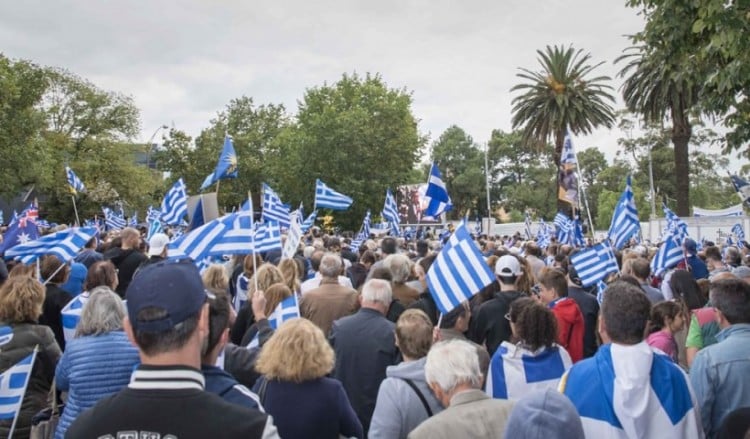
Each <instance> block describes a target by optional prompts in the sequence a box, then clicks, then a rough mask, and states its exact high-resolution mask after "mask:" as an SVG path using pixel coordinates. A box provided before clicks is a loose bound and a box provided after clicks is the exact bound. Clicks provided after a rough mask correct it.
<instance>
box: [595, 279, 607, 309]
mask: <svg viewBox="0 0 750 439" xmlns="http://www.w3.org/2000/svg"><path fill="white" fill-rule="evenodd" d="M606 291H607V284H606V283H605V282H604V281H603V280H600V281H599V282H597V283H596V301H597V302H599V306H601V305H602V302H603V301H604V293H605V292H606Z"/></svg>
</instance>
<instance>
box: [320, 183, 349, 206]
mask: <svg viewBox="0 0 750 439" xmlns="http://www.w3.org/2000/svg"><path fill="white" fill-rule="evenodd" d="M352 202H354V200H352V199H351V198H350V197H348V196H346V195H344V194H342V193H341V192H336V191H335V190H333V189H331V188H329V187H328V186H327V185H326V184H325V183H323V182H322V181H320V179H316V180H315V209H318V208H321V207H323V208H328V209H331V210H346V209H348V208H349V206H351V205H352Z"/></svg>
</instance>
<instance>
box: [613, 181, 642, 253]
mask: <svg viewBox="0 0 750 439" xmlns="http://www.w3.org/2000/svg"><path fill="white" fill-rule="evenodd" d="M640 229H641V223H640V221H639V220H638V210H637V209H636V207H635V201H634V200H633V189H632V187H631V185H630V176H629V175H628V177H627V180H626V183H625V190H624V191H623V192H622V195H620V199H619V200H618V201H617V207H615V212H614V214H613V215H612V223H611V224H610V226H609V239H610V240H611V241H612V246H613V247H614V248H616V249H618V250H620V249H622V248H623V247H625V244H627V243H628V240H629V239H630V238H631V237H632V236H633V235H635V234H636V233H638V231H639V230H640Z"/></svg>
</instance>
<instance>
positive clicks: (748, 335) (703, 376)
mask: <svg viewBox="0 0 750 439" xmlns="http://www.w3.org/2000/svg"><path fill="white" fill-rule="evenodd" d="M716 339H717V340H719V342H718V343H717V344H714V345H711V346H708V347H706V348H704V349H702V350H701V351H699V352H698V355H697V356H696V357H695V361H694V362H693V366H692V368H691V369H690V382H691V384H692V385H693V389H694V390H695V393H696V397H697V398H698V402H699V403H700V407H701V417H702V418H703V430H704V431H705V432H706V436H707V437H709V438H711V437H714V436H715V435H716V432H717V431H718V430H719V427H720V426H721V422H722V421H723V420H724V418H725V417H726V415H728V414H729V413H730V412H732V411H733V410H735V409H738V408H740V407H748V406H750V379H748V377H750V324H747V323H740V324H735V325H731V326H729V327H727V328H724V329H723V330H721V331H720V332H719V333H718V334H716Z"/></svg>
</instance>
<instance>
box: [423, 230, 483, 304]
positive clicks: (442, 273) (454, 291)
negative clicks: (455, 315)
mask: <svg viewBox="0 0 750 439" xmlns="http://www.w3.org/2000/svg"><path fill="white" fill-rule="evenodd" d="M494 280H495V276H494V275H493V274H492V270H491V269H490V267H489V265H487V263H486V262H485V261H484V257H483V256H482V253H481V252H480V251H479V248H477V245H476V244H475V243H474V240H473V239H471V235H470V234H469V231H468V230H466V223H464V222H462V223H461V224H459V225H458V227H456V231H455V232H453V235H452V236H451V237H450V239H448V242H447V243H446V244H445V246H444V247H443V249H442V250H441V251H440V253H438V255H437V257H436V258H435V262H433V264H432V266H431V267H430V270H429V271H428V272H427V286H428V287H429V289H430V293H431V294H432V296H433V297H434V298H435V303H436V304H437V307H438V309H440V312H442V313H443V314H447V313H449V312H450V311H451V310H453V308H455V307H457V306H458V305H460V304H461V303H462V302H464V301H466V300H469V299H470V298H471V297H472V296H474V295H475V294H476V293H478V292H479V290H481V289H482V288H484V287H486V286H487V285H489V284H491V283H492V282H494Z"/></svg>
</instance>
